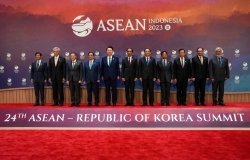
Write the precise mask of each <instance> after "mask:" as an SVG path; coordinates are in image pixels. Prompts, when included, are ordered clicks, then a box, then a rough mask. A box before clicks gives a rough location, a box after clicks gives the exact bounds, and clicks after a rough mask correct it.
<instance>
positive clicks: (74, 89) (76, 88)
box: [69, 81, 81, 105]
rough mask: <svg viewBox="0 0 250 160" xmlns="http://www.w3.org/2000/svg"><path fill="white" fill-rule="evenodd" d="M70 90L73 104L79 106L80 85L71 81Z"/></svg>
mask: <svg viewBox="0 0 250 160" xmlns="http://www.w3.org/2000/svg"><path fill="white" fill-rule="evenodd" d="M69 89H70V96H71V104H75V105H79V104H80V101H81V98H80V83H78V82H74V81H69Z"/></svg>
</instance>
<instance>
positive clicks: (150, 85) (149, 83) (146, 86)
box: [142, 78, 154, 105]
mask: <svg viewBox="0 0 250 160" xmlns="http://www.w3.org/2000/svg"><path fill="white" fill-rule="evenodd" d="M142 91H143V93H142V100H143V105H147V97H148V92H149V104H150V105H154V81H153V79H149V78H148V79H143V80H142Z"/></svg>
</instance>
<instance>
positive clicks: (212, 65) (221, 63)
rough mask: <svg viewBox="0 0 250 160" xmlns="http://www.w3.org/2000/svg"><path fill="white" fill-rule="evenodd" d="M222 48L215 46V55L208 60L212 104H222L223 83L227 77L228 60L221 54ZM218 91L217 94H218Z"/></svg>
mask: <svg viewBox="0 0 250 160" xmlns="http://www.w3.org/2000/svg"><path fill="white" fill-rule="evenodd" d="M222 52H223V51H222V48H221V47H216V49H215V56H214V57H213V58H212V59H211V60H210V61H209V76H210V79H211V81H212V96H213V106H216V105H217V104H218V105H220V106H224V105H225V104H224V102H223V97H224V84H225V80H227V79H228V78H229V67H228V60H227V59H226V58H224V57H223V56H222ZM218 91H219V96H218V94H217V93H218Z"/></svg>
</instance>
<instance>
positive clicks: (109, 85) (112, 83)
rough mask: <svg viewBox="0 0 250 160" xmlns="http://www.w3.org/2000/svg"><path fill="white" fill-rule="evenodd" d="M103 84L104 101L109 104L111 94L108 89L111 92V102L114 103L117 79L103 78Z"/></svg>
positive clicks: (115, 100)
mask: <svg viewBox="0 0 250 160" xmlns="http://www.w3.org/2000/svg"><path fill="white" fill-rule="evenodd" d="M104 84H105V87H106V88H105V96H106V103H108V104H110V101H111V94H110V89H111V92H112V103H113V104H116V102H117V81H116V79H111V78H108V79H105V80H104Z"/></svg>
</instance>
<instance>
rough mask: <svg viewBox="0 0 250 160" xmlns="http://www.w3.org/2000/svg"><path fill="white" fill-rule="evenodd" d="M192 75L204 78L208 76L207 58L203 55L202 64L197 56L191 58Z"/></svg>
mask: <svg viewBox="0 0 250 160" xmlns="http://www.w3.org/2000/svg"><path fill="white" fill-rule="evenodd" d="M192 75H193V76H192V77H194V78H196V79H205V78H208V77H209V70H208V58H207V57H204V56H203V64H201V61H200V59H199V57H198V56H195V57H193V58H192Z"/></svg>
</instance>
